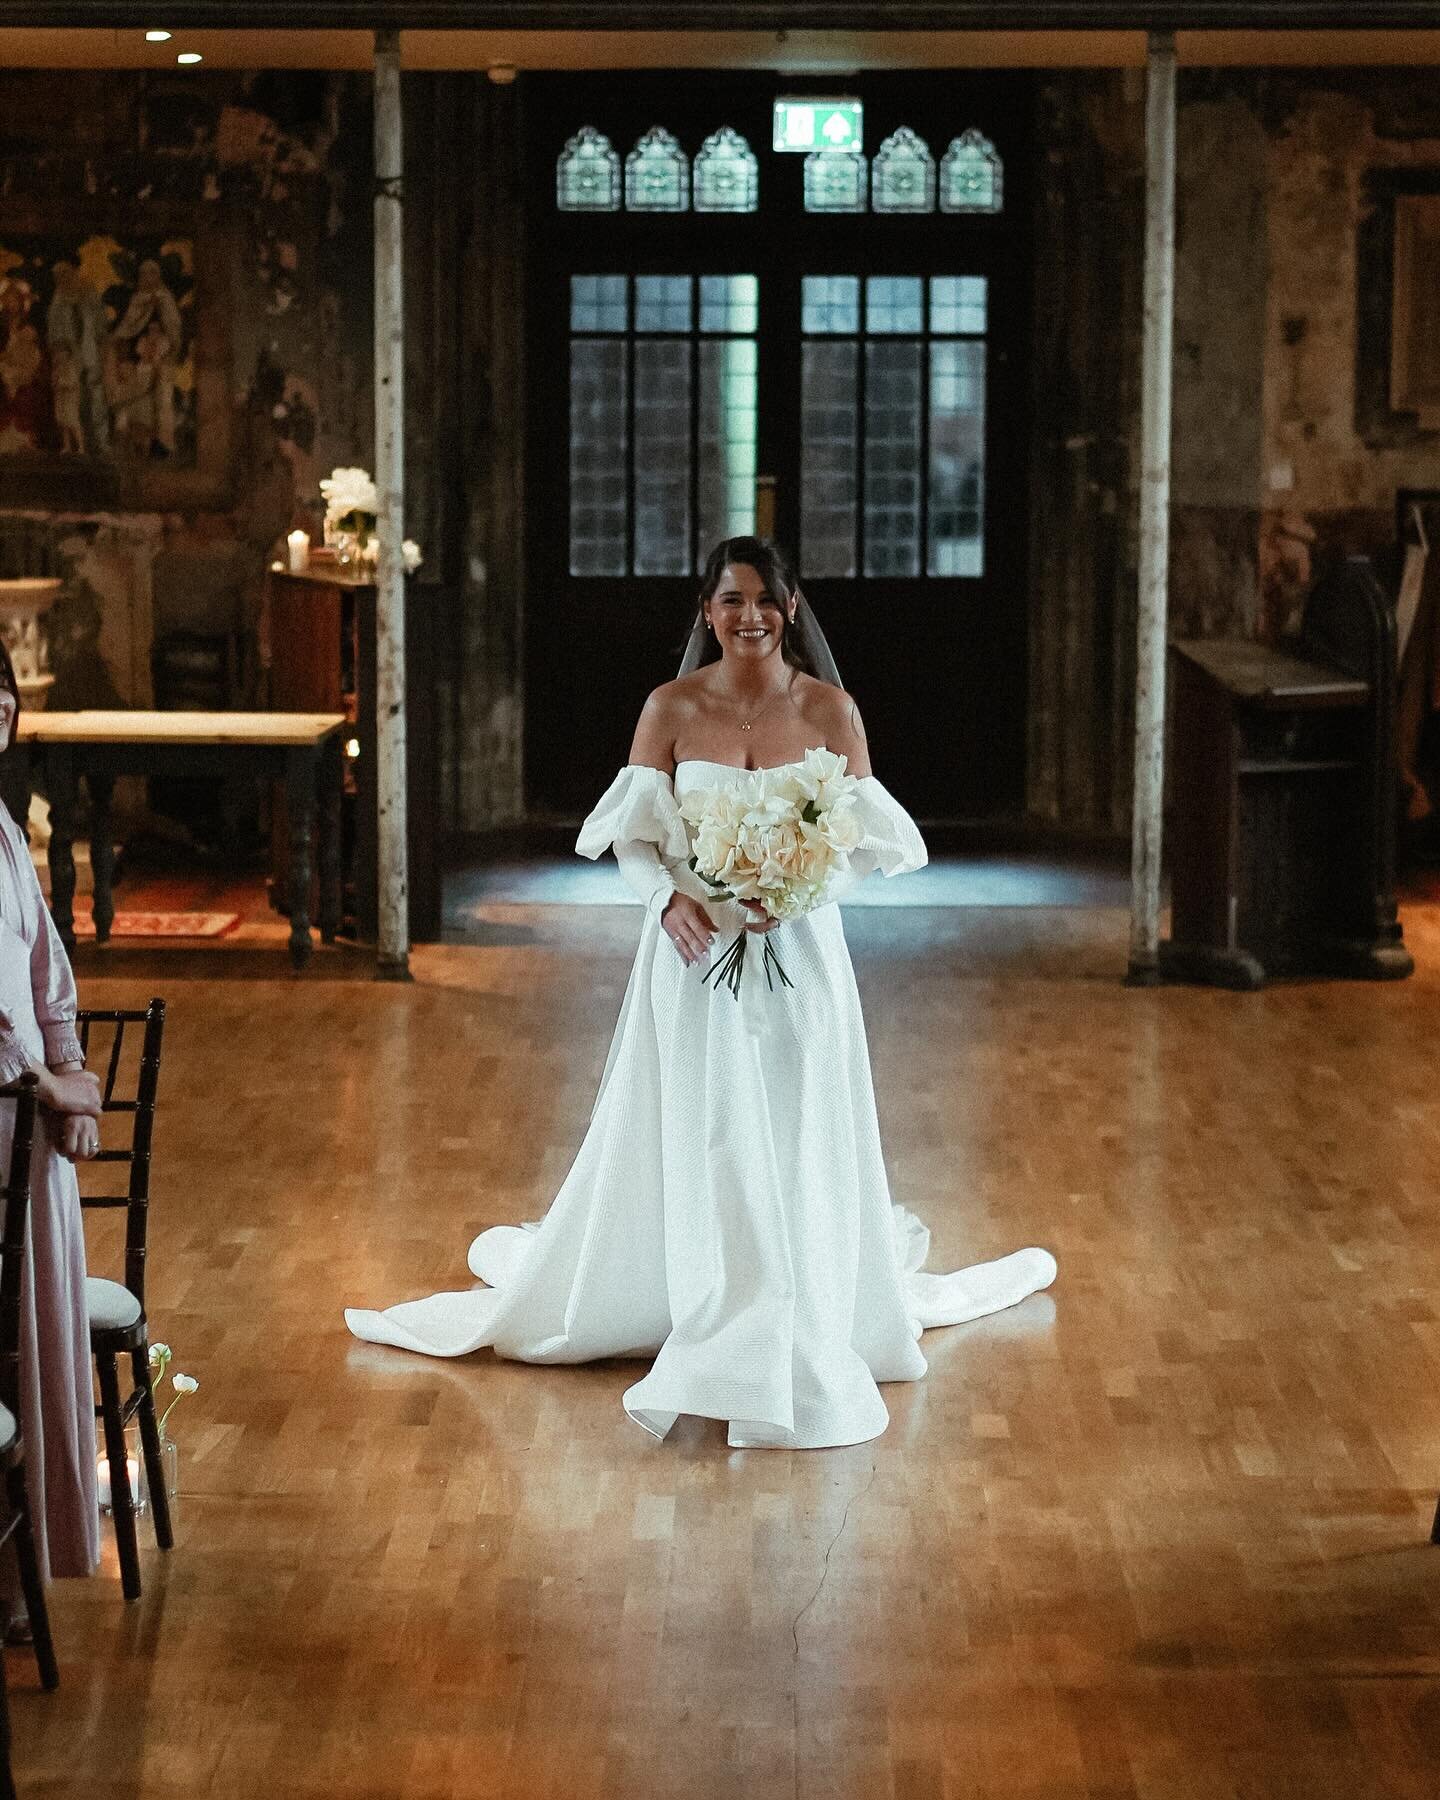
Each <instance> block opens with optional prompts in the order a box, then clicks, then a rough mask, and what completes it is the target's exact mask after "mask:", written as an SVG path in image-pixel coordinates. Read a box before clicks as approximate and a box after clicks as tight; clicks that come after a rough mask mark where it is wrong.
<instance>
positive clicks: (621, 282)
mask: <svg viewBox="0 0 1440 1800" xmlns="http://www.w3.org/2000/svg"><path fill="white" fill-rule="evenodd" d="M629 285H630V283H629V278H628V277H627V276H624V275H572V276H571V277H570V329H571V330H572V331H623V330H624V329H625V310H626V299H625V292H626V289H627V288H628V287H629Z"/></svg>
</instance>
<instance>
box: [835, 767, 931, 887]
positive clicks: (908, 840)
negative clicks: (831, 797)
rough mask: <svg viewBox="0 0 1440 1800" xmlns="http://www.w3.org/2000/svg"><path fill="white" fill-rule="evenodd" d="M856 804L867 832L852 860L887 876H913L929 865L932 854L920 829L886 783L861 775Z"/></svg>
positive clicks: (861, 866)
mask: <svg viewBox="0 0 1440 1800" xmlns="http://www.w3.org/2000/svg"><path fill="white" fill-rule="evenodd" d="M855 804H856V813H857V816H858V818H859V820H860V823H861V826H862V828H863V829H864V833H865V835H864V837H863V838H862V839H861V840H860V844H859V846H858V848H857V849H856V850H854V851H852V853H851V861H852V863H854V864H856V865H857V866H858V867H860V868H862V869H863V868H866V867H871V868H877V869H880V870H881V871H882V872H883V873H884V874H886V875H909V874H911V873H913V871H914V870H916V869H923V868H924V867H925V865H926V863H927V862H929V860H930V856H929V852H928V851H927V850H926V848H925V840H924V838H922V837H921V835H920V828H919V826H917V825H916V823H915V821H914V820H913V819H912V818H911V817H910V815H909V813H907V812H906V810H905V808H904V807H903V806H902V805H901V804H900V802H899V801H898V800H897V799H896V798H895V797H894V795H893V794H891V793H890V792H889V790H888V789H887V788H886V787H885V785H884V783H883V782H881V781H878V780H877V779H876V777H875V776H873V775H863V776H861V778H860V783H859V786H858V788H857V789H856V794H855Z"/></svg>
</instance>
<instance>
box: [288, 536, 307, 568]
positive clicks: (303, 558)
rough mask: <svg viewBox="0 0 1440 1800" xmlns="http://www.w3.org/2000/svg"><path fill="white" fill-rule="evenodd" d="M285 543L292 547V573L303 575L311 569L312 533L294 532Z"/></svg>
mask: <svg viewBox="0 0 1440 1800" xmlns="http://www.w3.org/2000/svg"><path fill="white" fill-rule="evenodd" d="M285 542H286V543H287V544H288V545H289V547H290V573H291V574H292V575H303V574H304V573H305V571H306V570H307V569H308V568H309V567H310V533H309V532H308V531H292V532H291V533H290V535H289V537H287V538H286V540H285Z"/></svg>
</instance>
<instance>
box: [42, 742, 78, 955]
mask: <svg viewBox="0 0 1440 1800" xmlns="http://www.w3.org/2000/svg"><path fill="white" fill-rule="evenodd" d="M45 787H46V798H47V799H48V800H49V802H50V849H49V851H48V853H47V860H48V862H49V864H50V914H51V917H52V918H53V919H54V921H55V929H56V930H57V931H58V932H59V933H60V942H61V943H62V944H63V945H64V946H65V950H66V954H67V955H69V956H73V955H74V954H75V824H76V814H77V812H78V810H79V804H80V772H79V770H78V768H77V767H76V763H75V756H74V753H73V751H71V749H70V748H69V746H68V745H65V744H51V745H49V746H48V748H47V750H46V753H45Z"/></svg>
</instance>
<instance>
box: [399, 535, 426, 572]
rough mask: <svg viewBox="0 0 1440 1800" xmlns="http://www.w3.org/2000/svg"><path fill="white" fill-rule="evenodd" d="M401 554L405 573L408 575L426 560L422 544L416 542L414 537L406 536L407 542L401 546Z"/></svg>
mask: <svg viewBox="0 0 1440 1800" xmlns="http://www.w3.org/2000/svg"><path fill="white" fill-rule="evenodd" d="M400 556H401V559H402V560H403V562H404V564H405V573H406V574H407V575H413V574H414V573H415V571H416V570H417V569H418V568H419V567H420V565H421V563H423V562H424V560H425V558H424V556H423V555H422V554H421V552H420V546H419V545H418V544H417V543H416V542H415V540H414V538H406V540H405V542H404V543H403V544H402V545H401V546H400Z"/></svg>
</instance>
